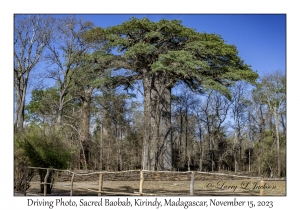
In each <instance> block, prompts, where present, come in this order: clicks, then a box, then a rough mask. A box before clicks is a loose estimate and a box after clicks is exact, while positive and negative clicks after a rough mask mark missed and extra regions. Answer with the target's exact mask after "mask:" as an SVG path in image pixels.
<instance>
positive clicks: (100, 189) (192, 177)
mask: <svg viewBox="0 0 300 210" xmlns="http://www.w3.org/2000/svg"><path fill="white" fill-rule="evenodd" d="M19 168H25V169H26V170H27V169H38V170H47V173H46V175H45V177H44V182H41V183H40V184H41V185H44V196H46V195H47V185H53V186H55V184H54V183H47V179H48V177H49V174H50V172H51V171H57V172H67V173H69V174H70V175H71V174H72V177H71V180H70V182H71V185H70V188H68V190H70V196H72V195H73V193H74V178H75V176H91V175H99V180H98V190H94V189H89V188H87V189H83V188H76V191H89V192H96V193H98V196H102V194H103V193H104V194H118V195H129V196H130V195H135V196H136V195H140V196H156V195H157V194H152V193H144V192H143V186H144V181H145V176H144V173H145V172H147V173H172V174H187V175H188V174H189V175H190V194H189V195H194V182H195V174H206V175H217V176H229V177H236V178H244V179H251V180H253V179H254V180H255V179H256V180H260V186H263V185H264V183H265V181H285V179H284V178H263V177H251V176H241V175H234V174H225V173H212V172H200V171H152V170H126V171H96V172H74V171H71V170H61V169H55V168H42V167H25V166H19ZM26 170H25V171H26ZM128 172H139V174H140V178H139V180H140V184H139V191H138V192H133V193H124V192H110V191H104V190H103V181H104V180H103V175H104V174H124V173H128ZM25 177H26V176H25ZM16 181H21V180H15V182H16ZM25 183H30V181H27V180H26V178H25ZM24 195H25V196H26V195H36V194H32V193H30V194H29V193H27V192H26V187H25V189H24ZM259 195H261V196H263V195H264V188H261V189H260V193H259Z"/></svg>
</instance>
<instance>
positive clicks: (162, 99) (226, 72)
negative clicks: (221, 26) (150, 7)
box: [86, 18, 257, 170]
mask: <svg viewBox="0 0 300 210" xmlns="http://www.w3.org/2000/svg"><path fill="white" fill-rule="evenodd" d="M103 37H105V38H106V39H107V44H108V46H110V47H115V48H116V49H117V50H118V52H119V53H121V55H119V56H118V57H119V58H121V59H123V63H124V65H123V67H124V68H126V69H127V71H126V72H125V73H124V74H122V75H121V76H119V77H118V78H119V79H120V78H121V77H122V79H123V80H124V81H127V82H128V83H130V81H133V80H138V79H141V80H142V81H143V90H144V135H143V145H144V151H143V153H144V155H143V168H144V169H163V170H171V169H172V149H171V144H172V139H171V89H172V88H173V87H174V85H176V84H177V83H178V82H179V81H182V82H184V83H185V84H186V85H187V86H188V87H190V88H191V89H193V90H197V91H199V92H204V91H205V90H206V89H215V90H218V91H220V92H222V93H223V94H225V95H227V96H228V97H229V95H230V91H229V90H228V89H227V87H226V86H228V85H230V84H231V82H232V81H236V80H242V79H245V80H249V81H254V80H255V79H256V78H257V74H256V73H254V72H253V71H252V70H251V68H250V67H249V66H248V65H246V64H244V62H243V61H242V60H241V59H240V57H239V56H238V55H237V49H236V47H235V46H234V45H229V44H226V43H225V41H224V40H223V39H222V38H221V37H220V36H218V35H215V34H206V33H199V32H196V31H195V30H194V29H190V28H187V27H185V26H183V25H182V24H181V21H179V20H171V21H168V20H165V19H162V20H160V21H159V22H152V21H150V20H149V19H147V18H144V19H141V20H139V19H136V18H132V19H130V20H128V21H126V22H124V23H122V24H121V25H117V26H113V27H108V28H106V29H104V28H96V29H93V30H91V31H90V32H88V33H87V34H86V38H87V39H88V40H90V41H97V40H99V39H103ZM158 148H159V150H158Z"/></svg>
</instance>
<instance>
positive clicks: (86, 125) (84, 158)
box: [80, 87, 93, 168]
mask: <svg viewBox="0 0 300 210" xmlns="http://www.w3.org/2000/svg"><path fill="white" fill-rule="evenodd" d="M92 91H93V88H91V87H90V88H89V89H88V90H86V91H85V94H84V96H82V97H81V102H82V105H81V114H82V116H81V132H80V137H81V139H80V140H81V144H82V151H81V153H80V163H81V164H82V165H81V168H86V167H88V164H89V147H88V140H89V135H90V105H91V94H92Z"/></svg>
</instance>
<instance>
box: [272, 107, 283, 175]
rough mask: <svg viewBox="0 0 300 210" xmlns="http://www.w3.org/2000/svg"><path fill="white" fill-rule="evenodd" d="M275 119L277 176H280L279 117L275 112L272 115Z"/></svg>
mask: <svg viewBox="0 0 300 210" xmlns="http://www.w3.org/2000/svg"><path fill="white" fill-rule="evenodd" d="M273 114H274V118H275V130H276V142H277V165H278V166H277V167H278V173H277V176H278V177H280V175H281V162H280V139H279V117H278V114H277V113H276V112H274V113H273Z"/></svg>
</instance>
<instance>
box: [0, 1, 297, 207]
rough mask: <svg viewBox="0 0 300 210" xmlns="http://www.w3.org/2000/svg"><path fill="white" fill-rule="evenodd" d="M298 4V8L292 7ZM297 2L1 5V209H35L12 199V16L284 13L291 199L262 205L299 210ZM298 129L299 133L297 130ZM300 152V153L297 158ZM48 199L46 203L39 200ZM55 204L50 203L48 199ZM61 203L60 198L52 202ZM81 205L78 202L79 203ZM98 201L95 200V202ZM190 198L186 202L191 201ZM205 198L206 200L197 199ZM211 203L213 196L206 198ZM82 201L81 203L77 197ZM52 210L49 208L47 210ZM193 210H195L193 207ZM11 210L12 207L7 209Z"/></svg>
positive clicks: (288, 176)
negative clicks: (58, 200)
mask: <svg viewBox="0 0 300 210" xmlns="http://www.w3.org/2000/svg"><path fill="white" fill-rule="evenodd" d="M293 2H295V3H293ZM297 6H298V5H297V4H296V1H274V0H273V1H271V0H267V1H262V0H259V1H258V0H252V1H240V0H234V1H224V0H213V1H196V0H194V1H191V0H185V1H178V0H176V1H174V0H173V1H162V0H152V1H140V0H129V1H121V0H118V1H116V0H115V1H83V2H79V1H78V2H75V1H61V0H59V1H58V0H53V1H37V0H26V1H22V0H15V1H11V2H7V3H5V4H4V3H3V4H2V5H1V13H0V14H1V20H0V22H1V39H0V41H1V45H0V46H1V50H0V53H1V56H0V58H1V64H0V65H1V71H2V74H1V82H0V85H1V86H0V93H1V99H2V100H1V107H0V110H1V115H0V116H1V120H0V129H1V141H2V142H1V143H2V144H1V148H2V150H1V152H0V161H1V173H0V174H1V175H0V176H1V177H0V180H1V183H0V195H1V198H0V206H1V207H9V209H12V208H14V207H21V208H22V209H30V208H33V207H27V205H26V202H27V198H19V197H13V181H12V177H13V164H12V161H13V152H12V151H13V73H12V72H13V71H12V66H13V65H12V61H13V47H12V46H13V38H12V37H13V14H15V13H63V14H65V13H95V14H99V13H106V14H111V13H113V14H117V13H122V14H125V13H139V14H142V13H164V14H166V13H185V14H186V13H196V14H200V13H202V14H203V13H206V14H208V13H213V14H220V13H222V14H224V13H239V14H240V13H248V14H253V13H262V14H265V13H281V14H287V69H288V70H287V84H288V85H287V86H288V103H287V104H288V106H287V110H288V111H287V112H288V117H287V119H288V134H287V138H288V141H287V160H288V166H287V169H288V172H287V183H288V185H287V196H286V197H263V200H273V201H274V202H275V206H274V207H273V209H283V208H286V207H290V208H291V209H297V208H293V207H294V206H295V207H296V206H298V203H297V201H298V199H299V196H298V195H297V192H298V190H299V181H297V178H296V175H297V174H299V172H300V170H299V167H298V164H296V161H297V159H298V157H297V154H299V152H298V150H297V149H298V148H297V144H299V143H298V142H299V139H298V138H297V137H298V135H297V133H296V131H297V128H298V121H297V120H298V118H297V116H298V113H299V111H298V108H299V107H300V106H299V105H300V104H299V102H298V101H299V99H298V97H299V93H298V91H299V88H298V87H297V84H299V81H298V80H299V78H300V77H299V76H300V75H299V73H298V72H299V71H300V69H299V62H298V60H299V52H298V51H299V50H298V49H300V48H299V47H300V46H299V37H300V36H299V22H300V19H299V13H298V11H297V9H296V8H298V7H297ZM298 130H299V129H298ZM297 152H298V153H297ZM232 198H233V197H228V198H227V197H218V200H231V199H232ZM40 199H44V198H40ZM47 199H51V198H47ZM52 199H56V198H52ZM74 199H75V200H77V198H74ZM92 199H96V198H92ZM186 199H187V198H186ZM198 199H201V198H198ZM203 199H205V200H208V199H209V197H203ZM238 199H239V200H249V201H250V200H254V201H257V200H261V199H262V198H261V197H258V198H256V197H238ZM78 200H79V198H78ZM46 208H47V209H48V207H44V209H46ZM190 208H192V207H190ZM6 209H8V208H6ZM55 209H65V208H63V207H55Z"/></svg>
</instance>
